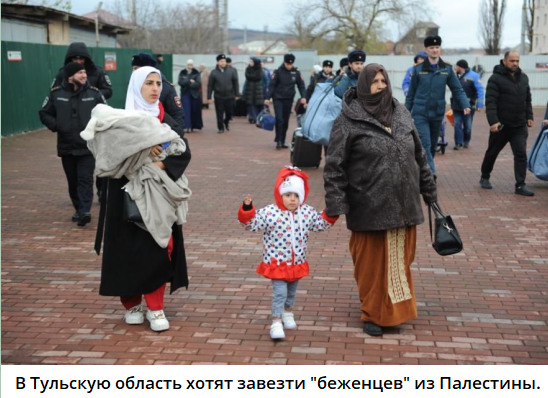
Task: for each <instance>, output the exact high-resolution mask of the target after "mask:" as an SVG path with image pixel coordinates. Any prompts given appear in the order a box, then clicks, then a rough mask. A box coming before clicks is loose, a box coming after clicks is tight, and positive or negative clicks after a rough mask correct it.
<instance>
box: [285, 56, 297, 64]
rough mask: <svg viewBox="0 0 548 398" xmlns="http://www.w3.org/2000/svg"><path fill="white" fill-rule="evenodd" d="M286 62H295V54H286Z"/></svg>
mask: <svg viewBox="0 0 548 398" xmlns="http://www.w3.org/2000/svg"><path fill="white" fill-rule="evenodd" d="M284 62H287V63H288V64H292V63H293V62H295V56H294V55H293V54H285V55H284Z"/></svg>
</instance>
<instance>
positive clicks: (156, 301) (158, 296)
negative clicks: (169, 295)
mask: <svg viewBox="0 0 548 398" xmlns="http://www.w3.org/2000/svg"><path fill="white" fill-rule="evenodd" d="M172 251H173V236H172V237H171V239H170V240H169V243H168V245H167V255H168V256H169V259H170V260H171V252H172ZM165 290H166V284H165V283H164V284H163V285H162V286H160V287H159V288H158V289H156V290H155V291H153V292H151V293H146V294H144V295H141V294H139V295H138V296H121V297H120V301H121V302H122V305H123V306H124V308H125V309H126V310H129V309H130V308H133V307H135V306H136V305H139V304H141V301H142V299H143V297H142V296H145V301H146V302H147V307H148V309H149V310H151V311H159V310H163V309H164V291H165Z"/></svg>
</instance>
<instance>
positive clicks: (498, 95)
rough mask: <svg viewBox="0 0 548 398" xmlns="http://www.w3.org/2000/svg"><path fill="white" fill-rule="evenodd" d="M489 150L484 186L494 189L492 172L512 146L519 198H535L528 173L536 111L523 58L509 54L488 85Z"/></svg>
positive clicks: (513, 53) (482, 178)
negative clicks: (529, 142)
mask: <svg viewBox="0 0 548 398" xmlns="http://www.w3.org/2000/svg"><path fill="white" fill-rule="evenodd" d="M485 104H486V108H487V110H486V113H487V121H488V122H489V126H491V128H490V131H491V132H490V134H489V146H488V147H487V152H485V157H484V158H483V163H482V165H481V179H480V185H481V187H482V188H484V189H492V188H493V186H492V185H491V182H490V181H489V177H490V176H491V171H493V167H494V165H495V161H496V160H497V156H498V155H499V153H500V151H501V150H502V149H503V148H504V147H505V146H506V144H507V143H508V142H510V146H511V148H512V152H513V154H514V176H515V178H516V190H515V193H516V194H517V195H524V196H533V195H534V192H533V191H531V190H530V189H528V188H527V187H526V186H525V175H526V173H527V152H526V148H527V136H528V131H527V127H533V107H532V104H531V89H530V88H529V78H528V77H527V75H526V74H525V73H522V71H521V69H520V68H519V54H518V53H517V52H516V51H508V52H507V53H506V54H504V59H503V60H502V61H501V62H500V65H497V66H495V68H494V69H493V74H492V75H491V77H490V78H489V81H488V82H487V91H486V95H485Z"/></svg>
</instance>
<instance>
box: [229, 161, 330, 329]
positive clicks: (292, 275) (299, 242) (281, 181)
mask: <svg viewBox="0 0 548 398" xmlns="http://www.w3.org/2000/svg"><path fill="white" fill-rule="evenodd" d="M308 191H309V188H308V176H307V175H306V174H305V173H304V172H302V171H301V170H299V169H298V168H295V167H286V168H284V169H282V170H281V171H280V173H279V174H278V177H277V179H276V184H275V186H274V198H275V200H276V203H275V204H271V205H268V206H266V207H263V208H262V209H259V210H256V209H255V206H253V204H252V199H251V196H250V195H247V196H246V198H245V199H244V203H243V205H242V206H241V207H240V210H239V212H238V220H239V221H240V223H241V224H242V226H243V227H245V229H246V230H247V231H252V232H257V231H260V230H262V231H263V259H262V262H261V263H260V264H259V266H258V268H257V273H258V274H259V275H262V276H264V277H265V278H268V279H271V280H272V289H273V295H272V325H271V327H270V337H271V338H272V339H283V338H285V333H284V328H285V329H296V328H297V324H296V323H295V319H294V315H293V312H292V311H293V305H294V303H295V298H296V294H297V286H298V283H299V279H301V278H303V277H305V276H307V275H308V273H309V267H308V262H307V261H306V247H307V246H306V244H307V241H308V234H309V232H310V231H314V232H320V231H325V230H327V229H329V228H330V227H331V226H332V225H333V224H335V222H336V221H337V219H338V217H329V216H327V215H326V214H325V212H321V213H320V212H318V211H316V210H315V209H314V208H313V207H311V206H309V205H306V204H304V201H305V200H306V197H307V196H308ZM282 323H283V324H282Z"/></svg>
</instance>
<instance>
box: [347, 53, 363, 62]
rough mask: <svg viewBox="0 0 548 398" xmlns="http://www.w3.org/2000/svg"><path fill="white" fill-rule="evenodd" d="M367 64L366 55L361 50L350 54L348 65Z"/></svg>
mask: <svg viewBox="0 0 548 398" xmlns="http://www.w3.org/2000/svg"><path fill="white" fill-rule="evenodd" d="M352 62H365V53H364V52H363V51H361V50H356V51H352V52H351V53H350V54H348V63H352Z"/></svg>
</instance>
